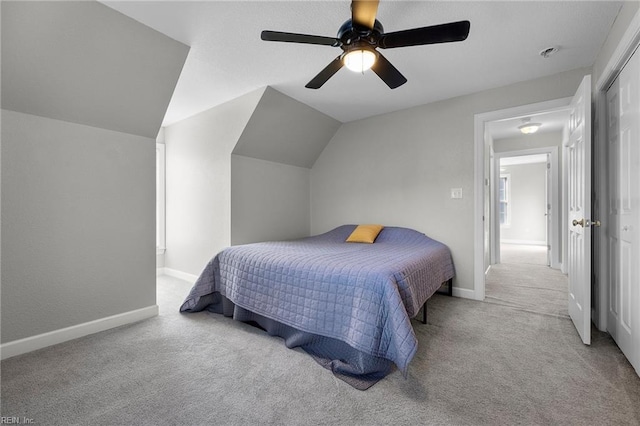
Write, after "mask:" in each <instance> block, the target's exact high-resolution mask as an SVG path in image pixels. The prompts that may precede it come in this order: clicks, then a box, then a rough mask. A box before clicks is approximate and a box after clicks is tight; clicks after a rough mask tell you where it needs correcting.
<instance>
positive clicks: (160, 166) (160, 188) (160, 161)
mask: <svg viewBox="0 0 640 426" xmlns="http://www.w3.org/2000/svg"><path fill="white" fill-rule="evenodd" d="M164 152H165V145H164V144H162V143H157V144H156V253H157V254H162V253H164V250H165V233H164V169H165V162H164Z"/></svg>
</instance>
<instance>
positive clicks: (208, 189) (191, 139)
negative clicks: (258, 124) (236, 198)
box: [164, 89, 264, 275]
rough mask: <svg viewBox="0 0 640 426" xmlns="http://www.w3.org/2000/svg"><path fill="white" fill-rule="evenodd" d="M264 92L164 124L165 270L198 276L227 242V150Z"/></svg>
mask: <svg viewBox="0 0 640 426" xmlns="http://www.w3.org/2000/svg"><path fill="white" fill-rule="evenodd" d="M263 91H264V89H262V90H256V91H254V92H251V93H248V94H246V95H243V96H241V97H239V98H237V99H234V100H232V101H230V102H227V103H225V104H222V105H219V106H217V107H215V108H212V109H210V110H207V111H205V112H202V113H200V114H197V115H195V116H193V117H191V118H188V119H186V120H183V121H180V122H178V123H176V124H173V125H171V126H168V127H166V128H165V135H164V136H165V144H166V147H167V148H166V164H167V168H166V203H167V207H166V221H167V224H166V239H167V250H166V252H165V259H164V262H165V263H164V266H165V267H166V268H169V269H174V270H177V271H180V272H185V273H188V274H193V275H199V274H200V272H202V269H203V268H204V267H205V265H206V264H207V262H208V261H209V259H210V258H211V257H212V256H213V255H215V254H216V253H217V252H219V251H220V250H222V249H223V248H225V247H228V246H230V245H231V152H232V150H233V148H234V146H235V144H236V142H237V141H238V138H239V137H240V135H241V133H242V131H243V130H244V128H245V126H246V124H247V122H248V120H249V118H250V117H251V114H252V113H253V111H254V108H255V107H256V105H257V104H258V101H259V100H260V97H261V96H262V93H263Z"/></svg>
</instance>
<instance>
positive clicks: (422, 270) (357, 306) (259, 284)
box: [180, 225, 454, 372]
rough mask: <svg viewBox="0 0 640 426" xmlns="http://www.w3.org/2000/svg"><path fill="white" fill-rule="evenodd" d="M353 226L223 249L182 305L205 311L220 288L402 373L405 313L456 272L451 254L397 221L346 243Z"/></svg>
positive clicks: (409, 351) (247, 305)
mask: <svg viewBox="0 0 640 426" xmlns="http://www.w3.org/2000/svg"><path fill="white" fill-rule="evenodd" d="M354 229H355V225H344V226H341V227H338V228H336V229H334V230H332V231H329V232H327V233H325V234H322V235H317V236H314V237H309V238H303V239H300V240H294V241H281V242H266V243H256V244H247V245H241V246H234V247H230V248H227V249H225V250H223V251H222V252H220V253H219V254H218V255H217V256H215V257H214V258H213V259H211V261H210V262H209V263H208V264H207V266H206V268H205V269H204V271H203V272H202V274H201V275H200V277H199V278H198V280H197V281H196V283H195V285H194V287H193V288H192V289H191V292H190V294H189V296H188V297H187V299H186V300H185V301H184V303H183V304H182V306H181V307H180V311H182V312H194V311H200V310H204V309H207V306H206V303H207V300H211V295H214V294H216V293H219V294H221V295H223V296H226V297H227V298H228V299H230V300H231V301H232V302H233V303H235V304H236V305H238V306H240V307H242V308H244V309H247V310H249V311H252V312H255V313H257V314H260V315H263V316H265V317H267V318H270V319H272V320H275V321H279V322H281V323H284V324H287V325H289V326H291V327H294V328H296V329H298V330H302V331H305V332H308V333H314V334H319V335H322V336H326V337H331V338H336V339H339V340H341V341H343V342H345V343H347V344H348V345H350V346H351V347H353V348H355V349H357V350H359V351H363V352H365V353H367V354H369V355H373V356H377V357H382V358H386V359H388V360H391V361H393V362H394V363H395V364H396V365H397V366H398V368H399V369H400V370H401V371H403V372H406V369H407V366H408V364H409V362H410V361H411V359H412V358H413V356H414V354H415V352H416V349H417V345H418V341H417V339H416V336H415V333H414V331H413V327H412V325H411V321H410V318H412V317H414V316H415V315H416V314H417V313H418V311H419V310H420V308H421V306H422V304H423V303H424V302H425V301H426V300H427V299H428V298H429V297H431V295H433V293H435V291H436V290H437V289H438V288H439V287H440V285H441V284H442V283H443V282H445V281H447V280H448V279H450V278H452V277H453V276H454V267H453V261H452V258H451V253H450V251H449V249H448V248H447V246H445V245H444V244H442V243H440V242H438V241H435V240H433V239H431V238H429V237H427V236H425V235H424V234H422V233H420V232H417V231H415V230H412V229H407V228H397V227H387V228H384V229H383V230H382V232H381V233H380V235H378V238H377V239H376V241H375V243H374V244H360V243H346V242H345V239H346V238H347V237H348V236H349V234H351V232H352V231H353V230H354ZM203 302H204V303H203Z"/></svg>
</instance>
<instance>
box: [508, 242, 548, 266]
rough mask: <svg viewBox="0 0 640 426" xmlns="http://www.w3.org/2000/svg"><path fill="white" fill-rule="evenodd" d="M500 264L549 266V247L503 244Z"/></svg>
mask: <svg viewBox="0 0 640 426" xmlns="http://www.w3.org/2000/svg"><path fill="white" fill-rule="evenodd" d="M500 262H501V263H526V264H532V265H547V247H546V246H533V245H524V244H506V243H501V244H500Z"/></svg>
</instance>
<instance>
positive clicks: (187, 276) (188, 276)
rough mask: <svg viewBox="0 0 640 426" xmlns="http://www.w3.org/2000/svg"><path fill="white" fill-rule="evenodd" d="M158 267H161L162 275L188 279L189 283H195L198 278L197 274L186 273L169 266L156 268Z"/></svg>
mask: <svg viewBox="0 0 640 426" xmlns="http://www.w3.org/2000/svg"><path fill="white" fill-rule="evenodd" d="M158 269H162V274H164V275H169V276H170V277H174V278H179V279H181V280H185V281H189V282H190V283H191V284H193V283H195V282H196V281H197V280H198V276H197V275H193V274H188V273H186V272H182V271H178V270H176V269H171V268H158ZM162 274H159V275H162Z"/></svg>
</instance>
